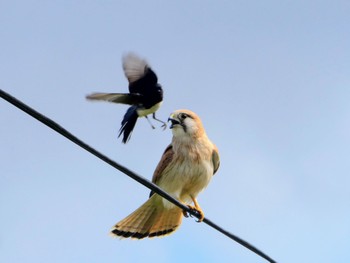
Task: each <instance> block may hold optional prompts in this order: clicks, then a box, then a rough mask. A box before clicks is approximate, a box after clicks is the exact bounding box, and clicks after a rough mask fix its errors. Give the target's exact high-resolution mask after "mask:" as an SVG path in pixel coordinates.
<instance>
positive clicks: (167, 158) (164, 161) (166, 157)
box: [149, 144, 174, 197]
mask: <svg viewBox="0 0 350 263" xmlns="http://www.w3.org/2000/svg"><path fill="white" fill-rule="evenodd" d="M173 157H174V151H173V146H172V145H171V144H170V145H169V146H168V147H167V148H166V149H165V151H164V153H163V155H162V158H161V159H160V161H159V163H158V165H157V167H156V170H155V171H154V173H153V178H152V183H154V184H157V182H158V180H159V179H160V177H161V176H162V173H163V171H164V169H165V168H166V167H167V166H168V165H169V164H170V163H171V161H172V160H173ZM152 195H153V191H151V193H150V195H149V196H150V197H151V196H152Z"/></svg>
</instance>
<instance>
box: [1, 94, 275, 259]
mask: <svg viewBox="0 0 350 263" xmlns="http://www.w3.org/2000/svg"><path fill="white" fill-rule="evenodd" d="M0 96H1V97H2V98H3V99H4V100H6V101H7V102H9V103H11V104H13V105H14V106H16V107H17V108H19V109H21V110H22V111H24V112H25V113H27V114H29V115H30V116H32V117H33V118H35V119H37V120H38V121H40V122H41V123H43V124H45V125H46V126H48V127H50V128H51V129H53V130H54V131H56V132H58V133H59V134H60V135H62V136H64V137H66V138H67V139H68V140H70V141H72V142H74V143H75V144H77V145H78V146H80V147H81V148H83V149H85V150H86V151H88V152H90V153H91V154H93V155H95V156H96V157H97V158H99V159H101V160H102V161H104V162H106V163H108V164H109V165H111V166H113V167H114V168H116V169H117V170H119V171H121V172H122V173H124V174H126V175H127V176H129V177H131V178H132V179H134V180H135V181H137V182H139V183H140V184H142V185H144V186H146V187H147V188H149V189H150V190H151V191H153V192H155V193H157V194H159V195H160V196H162V197H164V198H165V199H167V200H168V201H170V202H171V203H173V204H175V205H176V206H178V207H179V208H181V209H182V210H185V211H186V212H187V213H189V214H191V215H193V216H194V217H196V218H198V219H199V218H200V215H199V214H198V213H197V212H196V211H194V210H192V209H190V208H189V207H187V206H186V205H184V204H182V203H180V202H179V201H178V200H176V199H174V198H173V197H172V196H170V195H169V194H168V193H166V192H164V191H163V190H162V189H161V188H159V187H158V186H157V185H155V184H153V183H152V182H150V181H149V180H147V179H145V178H143V177H141V176H139V175H137V174H136V173H134V172H133V171H131V170H129V169H128V168H126V167H124V166H122V165H120V164H118V163H117V162H115V161H113V160H111V159H109V158H108V157H107V156H105V155H103V154H102V153H100V152H98V151H97V150H95V149H94V148H92V147H91V146H89V145H87V144H86V143H84V142H83V141H81V140H80V139H78V138H77V137H76V136H74V135H73V134H71V133H70V132H69V131H67V130H66V129H64V128H63V127H61V126H60V125H59V124H57V123H56V122H54V121H53V120H51V119H49V118H47V117H46V116H44V115H43V114H41V113H39V112H37V111H36V110H34V109H32V108H31V107H29V106H28V105H26V104H24V103H23V102H21V101H19V100H18V99H16V98H15V97H13V96H11V95H10V94H8V93H6V92H5V91H3V90H1V89H0ZM202 222H204V223H206V224H207V225H209V226H211V227H212V228H214V229H216V230H217V231H219V232H221V233H222V234H224V235H225V236H227V237H229V238H230V239H232V240H234V241H236V242H237V243H239V244H241V245H242V246H244V247H246V248H247V249H249V250H251V251H252V252H254V253H255V254H257V255H259V256H261V257H262V258H264V259H266V260H267V261H269V262H271V263H275V262H276V261H274V260H273V259H271V258H270V257H269V256H268V255H266V254H265V253H263V252H262V251H260V250H259V249H257V248H255V247H254V246H253V245H251V244H249V243H248V242H246V241H244V240H243V239H241V238H239V237H237V236H235V235H233V234H232V233H230V232H228V231H226V230H225V229H223V228H221V227H220V226H218V225H216V224H215V223H213V222H212V221H210V220H209V219H208V218H206V217H205V218H204V219H203V221H202Z"/></svg>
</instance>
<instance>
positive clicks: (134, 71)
mask: <svg viewBox="0 0 350 263" xmlns="http://www.w3.org/2000/svg"><path fill="white" fill-rule="evenodd" d="M148 67H149V66H148V63H147V61H146V60H144V59H142V58H140V57H139V56H137V55H136V54H134V53H128V54H126V55H125V56H124V57H123V69H124V73H125V76H126V78H127V79H128V80H129V82H135V81H137V80H138V79H140V78H141V77H142V76H144V75H145V71H146V69H147V68H148Z"/></svg>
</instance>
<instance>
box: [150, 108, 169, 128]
mask: <svg viewBox="0 0 350 263" xmlns="http://www.w3.org/2000/svg"><path fill="white" fill-rule="evenodd" d="M152 116H153V119H154V120H156V121H159V122H161V123H163V125H162V126H161V127H163V130H165V129H166V123H165V122H164V121H162V120H159V119H157V118H156V113H155V112H153V114H152Z"/></svg>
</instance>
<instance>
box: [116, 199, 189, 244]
mask: <svg viewBox="0 0 350 263" xmlns="http://www.w3.org/2000/svg"><path fill="white" fill-rule="evenodd" d="M161 199H162V198H161V197H160V196H158V195H153V196H152V197H151V198H150V199H148V201H147V202H145V203H144V204H143V205H142V206H141V207H139V208H138V209H137V210H136V211H134V212H133V213H131V214H130V215H129V216H127V217H126V218H124V219H123V220H121V221H120V222H119V223H117V224H116V225H115V226H114V227H113V229H112V231H111V234H112V235H115V236H118V237H120V238H127V237H131V238H137V239H142V238H145V237H155V236H164V235H168V234H170V233H171V232H173V231H175V230H176V229H177V228H178V227H179V226H180V224H181V221H182V215H183V213H182V210H181V209H180V208H178V207H173V208H171V209H167V208H165V207H164V206H163V205H162V200H161Z"/></svg>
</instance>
